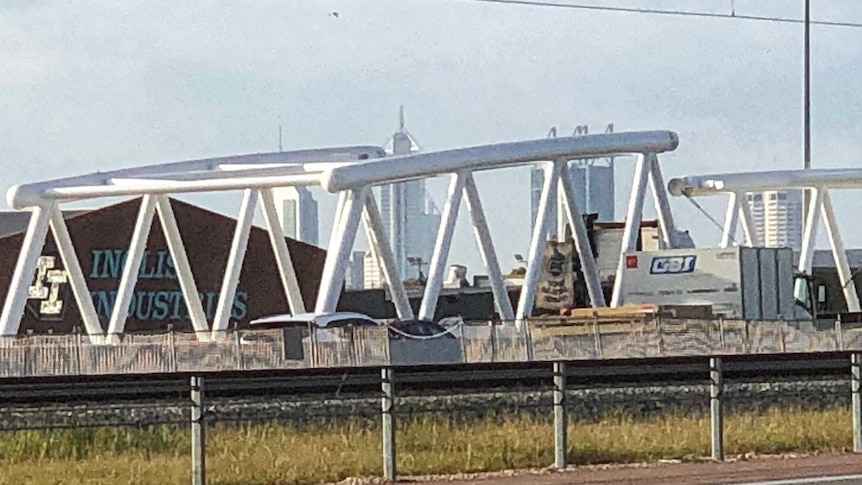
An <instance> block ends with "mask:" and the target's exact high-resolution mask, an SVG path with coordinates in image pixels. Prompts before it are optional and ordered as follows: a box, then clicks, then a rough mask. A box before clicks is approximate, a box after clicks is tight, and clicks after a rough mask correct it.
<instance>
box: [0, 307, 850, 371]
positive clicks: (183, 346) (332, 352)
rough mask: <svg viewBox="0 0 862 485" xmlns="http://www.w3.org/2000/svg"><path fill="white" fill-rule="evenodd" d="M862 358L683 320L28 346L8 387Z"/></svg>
mask: <svg viewBox="0 0 862 485" xmlns="http://www.w3.org/2000/svg"><path fill="white" fill-rule="evenodd" d="M833 351H862V327H861V326H860V325H859V324H848V323H845V324H841V323H838V322H836V323H835V325H828V326H827V327H826V328H824V327H823V326H817V325H815V324H814V323H812V322H793V321H744V320H690V319H686V320H680V319H666V318H658V317H648V318H636V319H625V320H599V319H594V320H587V321H579V322H557V321H553V320H533V321H530V322H528V324H527V325H526V326H525V330H524V331H519V330H518V329H517V328H516V327H515V326H514V325H512V324H506V323H503V324H500V323H496V324H495V323H485V324H459V325H458V326H457V327H455V328H452V329H450V331H449V332H447V333H445V334H441V335H437V336H417V337H416V338H411V337H410V336H406V335H404V334H403V333H397V332H395V331H394V329H389V328H387V327H346V328H333V329H316V330H314V331H311V330H309V329H306V328H301V329H300V328H290V329H275V330H238V331H231V332H225V333H223V334H221V335H220V336H219V338H216V339H212V340H211V341H202V340H199V339H198V338H197V337H196V336H195V334H184V333H163V334H146V335H135V334H127V335H124V336H122V337H121V340H120V341H119V342H114V343H111V344H94V343H92V342H91V341H90V340H89V339H88V338H86V337H85V336H81V335H39V336H23V337H20V338H16V339H14V340H7V341H5V342H4V345H3V346H2V347H0V378H22V377H40V376H54V377H62V376H69V377H71V376H87V375H127V374H177V373H181V374H204V373H217V372H223V371H265V370H290V369H325V368H350V367H352V368H361V367H389V366H411V365H438V364H473V363H505V362H513V363H514V362H531V361H536V362H554V361H581V360H593V361H601V360H609V359H638V358H659V357H695V356H696V357H709V356H733V355H764V354H801V353H822V352H833Z"/></svg>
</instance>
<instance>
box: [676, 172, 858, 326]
mask: <svg viewBox="0 0 862 485" xmlns="http://www.w3.org/2000/svg"><path fill="white" fill-rule="evenodd" d="M858 188H862V170H860V169H819V170H775V171H768V172H748V173H729V174H714V175H699V176H690V177H680V178H674V179H672V180H671V181H670V182H669V184H668V189H669V191H670V193H671V194H672V195H675V196H686V197H696V196H706V195H717V194H727V195H728V204H727V214H726V217H725V223H724V227H723V230H722V238H721V245H722V246H723V247H727V246H729V245H730V244H731V242H732V240H733V236H734V233H735V232H736V226H737V224H738V220H739V216H741V219H742V226H743V230H744V231H745V243H746V244H747V245H749V246H756V245H759V244H761V241H757V240H756V239H757V238H756V234H755V232H754V226H753V223H752V219H751V211H750V210H749V206H748V202H747V200H746V194H747V193H749V192H759V191H766V190H788V189H799V190H804V191H806V192H807V193H808V194H809V205H808V210H807V217H806V220H805V225H804V227H803V232H802V248H801V250H800V254H799V263H798V270H799V272H800V273H804V274H807V275H810V274H811V267H812V264H813V261H814V246H815V244H816V242H817V230H818V228H819V226H820V219H821V217H822V218H823V222H824V228H825V229H826V235H827V237H828V239H829V245H830V246H831V248H832V257H833V260H834V261H835V267H836V269H837V270H838V278H839V281H840V283H841V288H842V291H843V293H844V299H845V301H846V302H847V309H848V310H849V311H851V312H858V311H860V304H859V296H858V294H857V293H856V283H855V282H854V281H853V278H852V274H851V272H850V265H849V264H848V262H847V253H846V251H845V249H844V241H843V239H842V238H841V232H840V230H839V228H838V223H837V221H836V219H835V209H834V208H833V206H832V198H831V196H830V194H829V192H830V190H831V189H858ZM804 292H805V284H804V282H802V281H799V282H798V283H797V285H796V289H795V296H796V298H800V299H801V298H803V297H804V296H805V295H804Z"/></svg>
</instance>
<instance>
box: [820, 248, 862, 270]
mask: <svg viewBox="0 0 862 485" xmlns="http://www.w3.org/2000/svg"><path fill="white" fill-rule="evenodd" d="M847 262H848V263H849V264H850V267H851V268H862V249H848V250H847ZM812 267H814V268H834V267H835V259H834V258H833V257H832V250H831V249H817V250H815V251H814V261H813V262H812Z"/></svg>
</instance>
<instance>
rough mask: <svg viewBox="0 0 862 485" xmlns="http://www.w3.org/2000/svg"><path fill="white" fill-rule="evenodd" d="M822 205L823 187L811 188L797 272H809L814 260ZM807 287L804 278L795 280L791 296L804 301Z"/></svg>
mask: <svg viewBox="0 0 862 485" xmlns="http://www.w3.org/2000/svg"><path fill="white" fill-rule="evenodd" d="M822 206H823V189H811V203H810V204H809V205H808V217H807V218H806V219H805V229H804V230H803V233H802V248H801V250H800V251H799V272H800V273H804V274H808V275H810V274H811V265H812V263H813V262H814V246H815V244H817V227H818V226H819V225H820V213H821V209H820V208H821V207H822ZM807 292H808V287H807V285H806V284H805V281H804V280H801V279H800V280H797V281H796V287H795V288H794V289H793V296H794V297H795V298H796V299H797V300H800V301H805V299H806V293H807Z"/></svg>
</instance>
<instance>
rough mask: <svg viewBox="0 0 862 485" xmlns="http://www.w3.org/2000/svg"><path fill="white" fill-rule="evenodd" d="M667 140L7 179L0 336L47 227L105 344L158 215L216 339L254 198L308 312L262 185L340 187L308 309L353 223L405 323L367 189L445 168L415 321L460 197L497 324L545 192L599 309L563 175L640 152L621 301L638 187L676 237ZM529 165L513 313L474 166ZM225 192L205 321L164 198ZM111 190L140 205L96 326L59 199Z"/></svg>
mask: <svg viewBox="0 0 862 485" xmlns="http://www.w3.org/2000/svg"><path fill="white" fill-rule="evenodd" d="M677 145H678V138H677V136H676V134H675V133H673V132H670V131H643V132H621V133H608V134H597V135H585V136H572V137H560V138H548V139H540V140H529V141H520V142H513V143H503V144H493V145H483V146H475V147H469V148H460V149H455V150H445V151H436V152H425V153H417V154H410V155H402V156H394V157H385V152H384V150H383V149H382V148H379V147H373V146H358V147H343V148H331V149H318V150H304V151H296V152H278V153H270V154H256V155H243V156H235V157H224V158H213V159H207V160H196V161H188V162H176V163H167V164H157V165H150V166H146V167H139V168H130V169H120V170H114V171H108V172H97V173H93V174H87V175H81V176H75V177H69V178H63V179H56V180H49V181H44V182H37V183H30V184H23V185H17V186H13V187H11V188H10V189H9V190H8V192H7V201H8V203H9V205H10V206H11V207H13V208H15V209H30V210H31V211H32V215H31V218H30V223H29V226H28V229H27V232H26V235H25V237H24V242H23V245H22V248H21V253H20V255H19V258H18V260H17V263H16V265H15V269H14V274H13V278H12V284H11V285H10V288H9V290H8V294H7V296H6V300H5V303H4V306H3V310H2V314H0V335H2V336H14V335H17V333H18V329H19V325H20V320H21V315H22V313H23V311H24V306H25V303H26V301H27V299H28V298H29V291H30V282H31V281H32V277H33V275H34V274H35V272H36V271H37V270H38V268H37V266H38V260H39V257H40V255H41V252H42V248H43V245H44V242H45V238H46V236H47V233H48V231H49V230H50V231H52V234H53V236H54V239H55V241H56V243H57V246H58V251H59V254H60V257H61V259H62V260H63V264H64V266H65V268H66V270H67V272H68V278H69V283H70V285H71V288H72V291H73V294H74V296H75V299H76V302H77V304H78V305H77V306H78V308H79V310H80V312H81V317H82V320H83V322H84V326H85V329H86V331H87V334H88V335H89V337H90V339H91V340H92V341H93V342H102V341H104V340H105V338H106V337H108V338H109V340H110V337H113V336H117V335H120V334H122V333H123V332H124V329H125V322H126V320H127V318H128V303H129V301H130V299H131V298H132V293H133V291H134V289H135V284H136V282H137V277H138V271H137V269H138V268H139V266H140V264H141V258H142V256H143V254H144V250H145V245H146V241H147V236H148V232H149V230H150V227H151V225H152V222H153V220H154V219H155V218H156V217H158V219H159V221H160V223H161V227H162V229H163V232H164V234H165V238H166V240H167V246H168V249H169V252H170V255H171V257H172V258H173V261H174V263H175V269H176V273H177V279H178V282H179V285H180V288H181V291H182V293H183V295H184V299H185V302H186V304H187V305H188V312H189V315H190V318H191V322H192V325H193V327H194V329H195V331H196V333H197V335H198V338H199V339H208V338H209V335H210V334H211V333H212V334H214V336H218V335H221V334H222V333H223V332H224V331H225V330H226V329H227V326H228V322H229V318H230V309H231V303H232V301H233V296H234V294H235V293H236V290H237V284H238V281H239V274H240V270H241V268H242V264H243V258H244V256H245V254H246V250H247V244H248V235H249V231H250V228H251V226H252V221H253V218H254V214H255V212H256V210H257V207H258V206H260V207H261V209H262V212H263V216H264V220H265V222H266V226H267V230H268V232H269V235H270V242H271V244H272V248H273V253H274V255H275V260H276V263H277V266H278V270H279V275H280V279H281V282H282V286H283V289H284V294H285V298H286V299H287V301H288V303H289V306H290V308H291V310H292V311H293V312H295V313H298V312H303V311H305V310H306V308H305V307H304V304H303V302H302V298H301V296H300V294H299V289H298V284H297V276H296V272H295V271H294V268H293V263H292V260H291V255H290V252H289V250H288V248H287V245H286V243H285V238H284V234H283V232H282V230H281V227H280V225H279V224H278V221H277V218H276V211H275V206H274V202H273V196H272V189H273V188H276V187H284V186H320V187H323V188H324V189H326V190H327V191H329V192H331V193H334V194H337V195H338V205H337V209H336V214H335V221H334V224H333V229H332V233H331V235H330V240H329V244H328V254H327V258H326V262H325V265H324V269H323V276H322V279H321V282H320V288H319V291H318V299H317V301H316V304H315V307H314V311H316V312H331V311H334V310H335V307H336V304H337V302H338V297H339V295H340V292H341V288H342V284H343V282H344V274H345V268H346V265H347V261H348V258H349V255H350V250H351V249H352V247H353V245H354V242H355V239H356V236H357V233H358V232H359V230H360V228H362V229H363V230H364V232H365V234H366V237H367V240H368V242H369V247H370V251H371V252H372V253H373V254H374V255H375V256H376V257H377V258H378V259H379V260H380V262H381V269H382V273H383V277H384V281H385V283H386V286H387V287H388V288H389V289H390V292H391V294H392V297H393V301H394V303H395V307H396V311H397V313H398V316H399V317H401V318H411V317H413V316H414V315H413V312H412V310H411V308H410V305H409V302H408V299H407V293H406V291H405V289H404V286H403V284H402V282H401V280H400V278H399V277H398V275H397V272H396V268H395V262H394V256H393V253H392V248H390V247H389V244H388V241H387V238H386V237H385V232H384V228H383V225H382V222H381V217H380V212H379V210H378V208H377V203H376V201H375V199H374V196H373V194H372V191H371V188H372V187H374V186H378V185H385V184H391V183H395V182H401V181H406V180H414V179H422V178H430V177H436V176H441V175H446V176H449V177H450V185H449V193H448V196H447V199H446V203H445V206H444V209H443V214H442V222H441V224H440V228H439V232H438V234H437V239H436V244H435V247H434V252H433V256H432V260H431V267H430V270H429V278H428V282H427V284H426V287H425V293H424V296H423V301H422V305H421V309H420V312H419V315H418V316H419V317H421V318H430V317H433V315H434V310H435V306H436V302H437V299H438V296H439V294H440V289H441V287H442V282H443V273H444V271H445V267H446V260H447V258H448V255H449V250H450V248H451V244H452V237H453V232H454V227H455V222H456V219H457V216H458V214H457V213H458V208H459V206H460V203H461V201H462V199H464V198H465V200H466V204H467V208H468V211H469V212H470V215H471V220H472V225H473V229H474V232H475V236H476V240H477V243H478V245H479V250H480V253H481V256H482V259H483V261H484V263H485V270H486V271H487V273H488V275H489V279H490V281H491V287H492V291H493V294H494V297H495V304H496V307H497V310H498V312H499V314H500V315H501V317H502V318H503V319H504V320H515V321H516V322H517V323H518V328H521V329H523V322H524V320H525V319H526V318H528V317H529V316H530V315H531V313H532V303H533V299H534V296H535V292H536V285H537V283H538V280H539V275H540V271H541V267H540V264H541V253H542V249H543V246H544V236H543V235H544V234H546V230H545V228H546V226H547V224H548V223H549V219H550V217H549V212H550V210H549V209H550V207H551V204H552V203H553V201H552V200H550V199H551V193H552V192H553V191H552V190H551V189H552V188H553V187H557V188H558V190H559V191H560V193H561V194H562V195H563V199H564V201H565V212H566V216H567V219H568V220H569V223H570V224H571V225H572V227H573V228H574V231H573V232H574V239H575V244H576V247H577V249H578V252H579V254H580V255H581V260H582V266H583V269H584V275H585V278H586V281H587V288H588V291H589V295H590V299H591V304H592V305H593V306H604V305H605V304H606V302H605V301H604V298H603V296H602V293H601V286H600V282H599V276H598V273H597V272H596V269H595V261H594V260H593V257H592V254H593V252H592V249H591V247H590V242H589V240H588V238H587V233H586V228H585V227H584V223H583V217H582V212H581V210H580V208H579V207H578V206H577V203H576V199H575V197H574V193H573V188H572V186H571V184H570V180H571V179H570V177H569V176H568V174H567V171H568V167H567V162H568V161H569V160H574V159H584V158H590V157H600V156H610V155H621V154H635V155H637V157H636V161H635V169H634V182H633V184H632V192H631V195H630V199H629V205H628V211H627V214H626V225H625V230H624V238H623V244H622V247H621V252H620V260H619V264H620V271H619V272H618V277H617V280H616V285H617V286H616V287H615V288H614V299H613V300H612V301H611V302H610V303H611V305H614V304H616V303H617V302H618V299H619V296H618V290H619V284H620V281H621V278H620V274H621V270H622V265H623V264H624V257H623V255H624V254H625V253H626V252H628V251H632V250H634V249H635V244H636V241H637V230H638V228H639V227H640V222H641V219H642V213H643V203H644V199H645V195H646V191H647V190H651V192H652V194H653V198H654V199H655V204H656V211H657V213H658V219H659V224H660V227H661V232H662V234H663V235H664V237H665V241H664V245H665V246H666V247H671V248H672V247H676V246H677V244H676V241H675V240H674V239H675V236H676V231H675V228H674V222H673V217H672V214H671V211H670V206H669V203H668V197H667V191H666V189H665V187H664V182H663V179H662V174H661V169H660V166H659V163H658V158H657V155H658V154H660V153H664V152H667V151H671V150H674V149H675V148H676V146H677ZM384 157H385V158H384ZM536 163H545V164H546V166H547V169H546V171H545V174H546V175H545V180H544V184H543V188H542V193H541V202H540V210H539V213H538V215H537V218H536V222H535V225H534V227H533V235H532V240H531V243H530V250H529V253H528V256H527V257H528V267H527V273H526V277H525V283H524V285H523V287H522V289H521V296H520V299H519V305H518V308H517V309H514V308H512V306H511V303H510V301H509V298H508V294H507V291H506V286H505V281H504V279H503V276H502V272H501V270H500V266H499V262H498V260H497V256H496V250H495V246H494V241H493V239H492V237H491V233H490V230H489V228H488V224H487V220H486V217H485V212H484V208H483V205H482V202H481V198H480V192H479V188H478V187H477V185H476V183H475V180H474V178H473V173H474V172H477V171H486V170H496V169H502V168H508V167H513V166H521V165H534V164H536ZM227 190H240V191H242V192H243V198H242V202H241V204H240V208H239V214H238V217H237V226H236V229H235V231H234V234H233V238H232V241H231V248H230V253H229V257H228V262H227V267H226V269H225V272H224V279H223V282H222V285H221V292H220V296H219V301H218V304H217V308H216V311H215V316H214V317H213V318H212V321H208V319H207V317H206V315H205V313H204V311H203V309H202V307H201V302H200V300H199V299H198V298H197V288H196V285H195V275H194V274H193V273H192V268H191V266H190V265H189V262H188V256H187V254H186V248H185V245H184V243H183V241H182V238H181V236H180V231H179V227H178V225H177V220H176V217H175V216H174V214H173V211H172V208H171V204H170V202H169V198H168V196H169V195H171V194H183V193H192V192H216V191H227ZM116 196H142V202H141V206H140V209H139V212H138V215H137V220H136V224H135V229H134V232H133V234H132V237H131V240H130V241H129V250H128V253H127V254H128V255H127V257H126V260H125V263H124V267H123V271H122V277H121V279H120V282H119V288H118V289H117V290H118V292H117V301H116V304H115V305H114V307H113V312H112V314H111V317H110V320H109V321H108V322H107V334H106V333H105V332H104V331H103V325H102V322H100V321H99V319H98V316H97V314H96V311H95V308H94V306H93V301H92V299H91V297H90V291H89V288H88V287H87V282H86V279H85V278H84V274H83V272H82V270H81V267H80V264H79V260H78V256H77V254H76V252H75V247H74V244H73V241H72V238H71V236H70V235H69V231H68V228H67V226H66V222H65V220H64V218H63V215H62V211H61V207H62V205H63V204H65V203H69V202H72V201H81V200H90V199H99V198H106V197H116Z"/></svg>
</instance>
